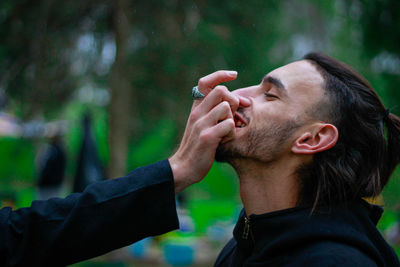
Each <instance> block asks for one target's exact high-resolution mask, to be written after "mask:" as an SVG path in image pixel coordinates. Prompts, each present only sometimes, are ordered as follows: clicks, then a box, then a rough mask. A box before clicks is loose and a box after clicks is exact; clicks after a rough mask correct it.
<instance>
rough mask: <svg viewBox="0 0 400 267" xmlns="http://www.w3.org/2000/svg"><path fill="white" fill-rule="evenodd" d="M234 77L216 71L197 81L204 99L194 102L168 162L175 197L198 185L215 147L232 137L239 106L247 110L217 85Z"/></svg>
mask: <svg viewBox="0 0 400 267" xmlns="http://www.w3.org/2000/svg"><path fill="white" fill-rule="evenodd" d="M236 77H237V73H236V72H232V71H217V72H214V73H212V74H210V75H207V76H205V77H203V78H201V79H200V80H199V83H198V89H199V90H200V92H202V93H203V94H204V95H206V96H205V97H204V98H203V99H201V100H195V101H194V103H193V106H192V111H191V113H190V115H189V119H188V122H187V124H186V129H185V133H184V135H183V138H182V142H181V144H180V146H179V148H178V150H177V152H176V153H175V154H174V155H173V156H172V157H171V158H169V162H170V165H171V169H172V172H173V175H174V181H175V193H176V194H177V193H179V192H180V191H182V190H183V189H185V188H186V187H188V186H189V185H191V184H193V183H197V182H199V181H201V180H202V179H203V178H204V177H205V176H206V174H207V173H208V171H209V170H210V168H211V166H212V164H213V162H214V157H215V151H216V149H217V147H218V145H219V143H220V142H221V141H222V140H224V141H227V140H228V139H232V138H233V137H234V129H235V122H234V120H233V114H234V113H235V112H236V110H237V108H238V107H239V105H240V106H248V105H250V101H249V100H248V99H246V98H243V97H239V96H236V95H234V94H232V93H231V92H229V90H228V89H227V88H226V87H225V86H217V85H218V84H220V83H221V82H228V81H232V80H234V79H236ZM214 87H215V88H214ZM213 88H214V89H213Z"/></svg>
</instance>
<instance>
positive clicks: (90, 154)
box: [73, 114, 104, 192]
mask: <svg viewBox="0 0 400 267" xmlns="http://www.w3.org/2000/svg"><path fill="white" fill-rule="evenodd" d="M83 128H84V133H83V141H82V147H81V151H80V154H79V159H78V168H77V170H76V175H75V182H74V189H73V190H74V192H82V191H83V190H84V189H85V187H86V186H88V185H89V184H91V183H94V182H98V181H101V180H103V179H104V172H103V167H102V165H101V163H100V160H99V156H98V153H97V147H96V143H95V140H94V137H93V133H92V127H91V118H90V115H89V114H86V115H85V117H84V118H83Z"/></svg>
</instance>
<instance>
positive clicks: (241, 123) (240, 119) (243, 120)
mask: <svg viewBox="0 0 400 267" xmlns="http://www.w3.org/2000/svg"><path fill="white" fill-rule="evenodd" d="M233 118H234V121H235V126H236V127H237V128H243V127H246V126H247V124H248V123H249V121H248V118H247V117H246V116H244V115H243V114H240V113H238V112H236V113H235V115H234V116H233Z"/></svg>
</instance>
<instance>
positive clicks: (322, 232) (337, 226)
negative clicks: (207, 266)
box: [172, 53, 400, 266]
mask: <svg viewBox="0 0 400 267" xmlns="http://www.w3.org/2000/svg"><path fill="white" fill-rule="evenodd" d="M213 78H214V79H211V78H210V76H207V77H206V78H205V79H203V80H200V81H199V85H198V90H199V91H200V93H201V94H204V95H207V94H208V93H209V92H210V89H211V88H212V87H213V86H215V85H217V84H218V83H219V82H224V81H225V80H218V78H217V77H216V76H215V77H213ZM210 79H211V80H212V82H210V81H209V80H210ZM205 80H206V81H207V82H205ZM195 89H197V88H195ZM225 94H229V92H228V91H227V89H226V88H225V87H223V86H217V87H215V89H214V90H213V91H211V92H210V93H209V94H208V95H207V96H206V97H205V98H204V99H203V100H202V102H201V103H200V104H198V106H197V107H196V108H195V109H194V110H193V111H192V113H191V116H190V118H189V124H188V126H190V123H198V124H199V126H198V129H204V128H207V127H206V126H204V125H201V122H202V120H206V118H207V117H208V116H210V115H209V114H210V113H207V111H208V110H210V109H211V108H210V107H212V106H215V103H219V104H218V105H217V106H216V107H215V108H214V109H216V108H218V107H221V109H222V107H224V110H228V111H229V110H230V109H229V104H227V103H225V104H224V102H218V101H216V100H215V99H221V96H220V95H225ZM232 94H233V95H235V96H237V97H245V98H247V99H248V100H250V104H249V105H247V106H241V107H239V108H238V109H237V110H236V112H235V110H234V109H232V110H231V111H232V112H225V113H223V112H221V113H220V114H219V115H218V116H215V117H214V123H215V125H216V126H212V127H217V126H218V125H221V127H222V124H224V123H225V124H230V125H232V123H233V122H232V121H233V120H234V122H235V128H234V129H232V131H231V132H230V133H229V134H228V135H227V136H225V137H224V138H223V139H222V140H221V143H220V144H219V146H218V148H217V151H216V159H217V160H219V161H225V162H228V163H229V164H231V165H232V166H233V167H234V169H235V170H236V172H237V173H238V176H239V181H240V196H241V199H242V202H243V205H244V211H243V212H242V214H241V215H240V217H239V220H238V222H237V225H236V227H235V229H234V233H233V234H234V238H233V239H232V240H231V241H230V242H229V243H228V244H227V245H226V246H225V248H224V249H223V251H222V252H221V254H220V255H219V257H218V259H217V262H216V264H215V265H216V266H399V261H398V258H397V256H396V255H395V253H394V252H393V250H392V249H391V248H390V246H388V245H387V243H386V242H385V241H384V239H383V238H382V236H381V235H380V234H379V232H378V231H377V229H376V227H375V225H376V223H377V221H378V220H379V217H380V215H381V213H382V210H381V208H379V207H376V206H372V205H370V204H368V203H367V202H365V201H364V200H362V198H363V197H375V196H377V195H378V194H379V193H380V192H381V191H382V188H383V187H384V186H385V184H386V183H387V181H388V179H389V177H390V175H391V173H392V172H393V170H394V168H395V167H396V165H397V164H398V163H399V161H400V153H399V151H400V120H399V118H398V117H396V116H395V115H394V114H392V113H390V112H389V111H388V110H386V109H385V107H384V106H383V104H382V103H381V101H380V100H379V98H378V96H377V95H376V93H375V92H374V90H373V89H372V87H371V86H370V85H369V84H368V82H367V81H365V80H364V79H363V78H362V77H361V76H360V75H359V74H357V73H356V72H355V71H354V70H352V69H351V68H350V67H348V66H347V65H345V64H343V63H341V62H339V61H337V60H335V59H332V58H330V57H327V56H324V55H322V54H317V53H311V54H308V55H306V56H305V58H304V59H303V60H300V61H297V62H294V63H291V64H288V65H286V66H283V67H281V68H278V69H276V70H274V71H272V72H270V73H269V74H267V75H266V76H265V77H264V78H263V79H262V81H261V83H260V84H258V85H255V86H251V87H247V88H243V89H239V90H236V91H234V92H233V93H232ZM223 104H224V105H223ZM222 114H223V115H222ZM232 119H233V120H232ZM200 125H201V126H200ZM190 134H192V133H188V132H186V133H185V136H184V141H183V142H185V137H187V136H189V135H190ZM209 134H210V131H207V130H205V131H204V132H203V134H201V136H200V139H201V137H203V138H204V139H207V138H208V137H209V136H208V135H209ZM386 137H387V138H386ZM192 146H196V143H193V144H192ZM179 152H180V151H179V150H178V153H179ZM182 154H184V153H182ZM186 156H187V157H190V155H189V154H186ZM172 159H173V158H172ZM194 160H202V159H194ZM172 162H173V160H172ZM191 166H195V163H194V162H193V163H192V164H191Z"/></svg>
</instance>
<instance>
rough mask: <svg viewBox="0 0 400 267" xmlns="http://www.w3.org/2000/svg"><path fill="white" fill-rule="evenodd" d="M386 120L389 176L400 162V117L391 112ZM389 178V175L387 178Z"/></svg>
mask: <svg viewBox="0 0 400 267" xmlns="http://www.w3.org/2000/svg"><path fill="white" fill-rule="evenodd" d="M384 121H385V122H386V127H387V138H388V144H387V146H388V147H387V152H388V153H387V156H388V158H387V160H388V165H387V166H388V169H387V171H388V173H387V174H388V176H390V175H391V174H392V172H393V171H394V169H395V168H396V165H397V164H399V162H400V118H399V117H397V116H396V115H394V114H393V113H389V112H388V114H387V115H386V116H385V118H384ZM387 179H389V177H388V178H387Z"/></svg>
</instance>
